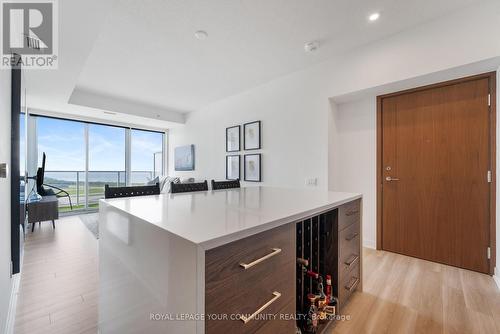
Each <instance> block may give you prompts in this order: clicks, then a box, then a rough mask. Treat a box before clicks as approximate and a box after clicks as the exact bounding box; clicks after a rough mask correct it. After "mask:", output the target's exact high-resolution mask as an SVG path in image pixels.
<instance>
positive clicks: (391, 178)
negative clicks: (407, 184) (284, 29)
mask: <svg viewBox="0 0 500 334" xmlns="http://www.w3.org/2000/svg"><path fill="white" fill-rule="evenodd" d="M385 180H386V181H388V182H391V181H399V179H398V178H396V177H390V176H388V177H386V178H385Z"/></svg>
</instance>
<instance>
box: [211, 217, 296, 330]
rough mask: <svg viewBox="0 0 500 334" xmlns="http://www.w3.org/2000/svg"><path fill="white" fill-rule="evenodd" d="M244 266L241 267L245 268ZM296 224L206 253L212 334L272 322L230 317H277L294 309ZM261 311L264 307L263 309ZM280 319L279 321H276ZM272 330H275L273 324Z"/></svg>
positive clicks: (261, 326) (259, 327)
mask: <svg viewBox="0 0 500 334" xmlns="http://www.w3.org/2000/svg"><path fill="white" fill-rule="evenodd" d="M243 265H246V269H245V268H244V266H243ZM294 277H295V224H287V225H285V226H281V227H278V228H275V229H273V230H270V231H266V232H263V233H260V234H257V235H255V236H251V237H248V238H246V239H242V240H238V241H235V242H233V243H230V244H228V245H224V246H221V247H218V248H215V249H213V250H209V251H207V252H206V254H205V312H206V314H208V315H210V314H217V315H228V317H230V318H228V319H223V320H210V319H208V320H206V321H205V329H206V333H207V334H211V333H255V332H258V331H259V330H260V329H262V328H264V326H274V325H269V324H268V322H269V321H271V320H262V319H253V320H249V321H248V322H247V323H244V322H243V321H242V320H238V319H231V317H234V315H241V314H243V315H246V316H248V317H249V316H250V315H252V314H254V313H255V312H257V311H258V310H259V309H261V312H260V315H259V316H262V315H267V314H278V313H280V312H281V311H280V310H284V309H286V307H287V306H288V305H292V308H293V307H294V306H293V305H295V279H294ZM264 306H265V307H264ZM278 318H279V317H278ZM276 326H277V325H276Z"/></svg>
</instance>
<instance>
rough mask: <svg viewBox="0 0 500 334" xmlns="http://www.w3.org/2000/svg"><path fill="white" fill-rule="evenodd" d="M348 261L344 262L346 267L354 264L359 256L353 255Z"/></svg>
mask: <svg viewBox="0 0 500 334" xmlns="http://www.w3.org/2000/svg"><path fill="white" fill-rule="evenodd" d="M350 259H351V260H350V261H349V260H347V261H345V262H344V263H345V264H346V265H347V266H348V267H351V266H352V265H353V264H354V263H356V261H358V259H359V256H357V255H354V256H352V257H351V258H350Z"/></svg>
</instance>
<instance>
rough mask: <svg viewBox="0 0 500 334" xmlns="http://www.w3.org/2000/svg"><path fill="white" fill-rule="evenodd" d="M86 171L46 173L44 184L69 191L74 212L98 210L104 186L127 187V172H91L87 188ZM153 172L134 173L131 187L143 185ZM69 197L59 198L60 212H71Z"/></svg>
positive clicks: (131, 176)
mask: <svg viewBox="0 0 500 334" xmlns="http://www.w3.org/2000/svg"><path fill="white" fill-rule="evenodd" d="M85 174H86V172H85V171H45V179H44V183H45V184H48V185H53V186H56V187H59V188H61V189H64V190H65V191H67V192H68V193H69V195H70V197H71V202H72V204H73V210H74V211H76V210H97V208H98V207H99V199H101V198H104V185H106V184H109V185H110V186H114V187H116V186H125V185H126V184H127V180H126V175H127V173H126V172H125V171H89V172H88V186H86V179H85ZM154 176H155V175H154V172H153V171H133V172H131V173H130V184H131V185H142V184H145V183H146V182H147V181H149V180H150V179H152V178H153V177H154ZM87 190H88V194H87ZM70 210H71V209H70V205H69V200H68V198H67V197H61V198H59V211H60V212H68V211H70Z"/></svg>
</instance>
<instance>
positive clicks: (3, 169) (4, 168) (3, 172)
mask: <svg viewBox="0 0 500 334" xmlns="http://www.w3.org/2000/svg"><path fill="white" fill-rule="evenodd" d="M8 177H9V165H8V164H6V163H0V178H2V179H6V178H8Z"/></svg>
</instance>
